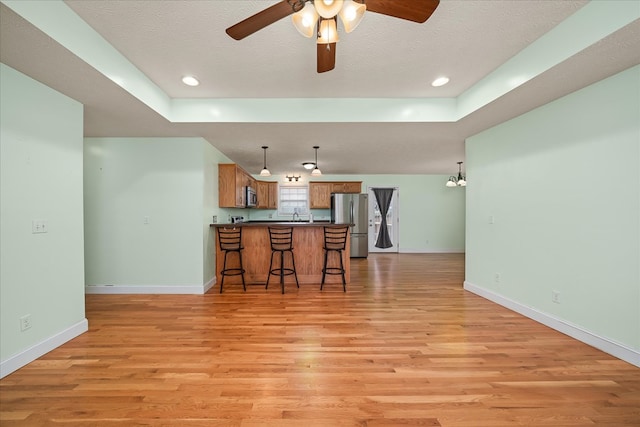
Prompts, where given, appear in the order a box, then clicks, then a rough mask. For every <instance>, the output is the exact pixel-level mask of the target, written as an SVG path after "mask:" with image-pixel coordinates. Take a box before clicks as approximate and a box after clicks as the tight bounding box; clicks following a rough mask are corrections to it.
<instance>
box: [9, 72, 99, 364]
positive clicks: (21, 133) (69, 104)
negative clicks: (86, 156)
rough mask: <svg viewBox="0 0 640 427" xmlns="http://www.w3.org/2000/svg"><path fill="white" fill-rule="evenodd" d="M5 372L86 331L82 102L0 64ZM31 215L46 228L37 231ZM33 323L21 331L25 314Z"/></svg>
mask: <svg viewBox="0 0 640 427" xmlns="http://www.w3.org/2000/svg"><path fill="white" fill-rule="evenodd" d="M0 102H1V104H0V123H1V130H0V162H1V163H0V174H1V175H0V190H1V191H0V358H1V360H2V362H1V365H0V376H5V375H7V374H9V373H11V372H13V371H14V370H16V369H18V368H19V367H21V366H23V365H25V364H26V363H28V362H30V361H32V360H34V359H36V358H38V357H39V356H41V355H42V354H44V353H46V352H48V351H50V350H51V349H53V348H55V347H57V346H58V345H60V344H62V343H64V342H66V341H68V340H69V339H71V338H73V337H75V336H77V335H78V334H81V333H82V332H84V331H86V330H87V321H86V319H85V313H84V287H83V285H84V256H83V236H82V233H83V226H82V224H83V218H82V105H81V104H79V103H77V102H76V101H73V100H72V99H70V98H67V97H66V96H63V95H61V94H59V93H57V92H55V91H54V90H52V89H50V88H48V87H46V86H44V85H42V84H40V83H38V82H36V81H35V80H32V79H31V78H29V77H27V76H25V75H23V74H21V73H19V72H17V71H16V70H14V69H12V68H10V67H7V66H5V65H4V64H0ZM32 220H44V221H46V227H47V229H48V232H47V233H39V234H33V233H32ZM25 315H31V324H32V327H31V328H30V329H28V330H26V331H21V328H20V320H19V319H20V318H21V317H22V316H25Z"/></svg>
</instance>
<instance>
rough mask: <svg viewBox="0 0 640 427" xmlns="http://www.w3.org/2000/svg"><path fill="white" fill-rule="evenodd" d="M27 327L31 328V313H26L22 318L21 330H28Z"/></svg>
mask: <svg viewBox="0 0 640 427" xmlns="http://www.w3.org/2000/svg"><path fill="white" fill-rule="evenodd" d="M27 329H31V315H30V314H25V315H24V316H22V317H21V318H20V330H21V331H23V332H24V331H26V330H27Z"/></svg>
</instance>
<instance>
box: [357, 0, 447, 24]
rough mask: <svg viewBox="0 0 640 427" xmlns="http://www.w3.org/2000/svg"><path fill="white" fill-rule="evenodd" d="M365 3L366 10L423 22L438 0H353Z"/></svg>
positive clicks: (436, 5) (434, 8) (435, 6)
mask: <svg viewBox="0 0 640 427" xmlns="http://www.w3.org/2000/svg"><path fill="white" fill-rule="evenodd" d="M355 1H357V2H359V3H364V4H366V5H367V12H375V13H381V14H383V15H389V16H393V17H394V18H400V19H406V20H407V21H413V22H418V23H423V22H425V21H426V20H427V19H429V17H430V16H431V14H432V13H433V12H434V11H435V10H436V8H437V7H438V4H439V3H440V0H355Z"/></svg>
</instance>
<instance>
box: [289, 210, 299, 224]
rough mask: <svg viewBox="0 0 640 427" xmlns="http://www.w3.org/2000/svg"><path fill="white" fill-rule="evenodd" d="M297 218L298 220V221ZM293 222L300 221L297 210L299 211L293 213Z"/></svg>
mask: <svg viewBox="0 0 640 427" xmlns="http://www.w3.org/2000/svg"><path fill="white" fill-rule="evenodd" d="M296 217H297V218H298V219H296ZM291 220H292V221H293V222H297V221H300V214H299V213H298V210H297V209H296V210H294V211H293V218H292V219H291Z"/></svg>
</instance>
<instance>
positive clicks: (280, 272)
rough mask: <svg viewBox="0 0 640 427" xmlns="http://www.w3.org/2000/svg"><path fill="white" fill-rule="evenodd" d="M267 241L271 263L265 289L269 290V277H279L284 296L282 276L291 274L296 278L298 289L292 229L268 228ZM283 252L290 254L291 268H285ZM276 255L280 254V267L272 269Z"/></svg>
mask: <svg viewBox="0 0 640 427" xmlns="http://www.w3.org/2000/svg"><path fill="white" fill-rule="evenodd" d="M269 240H270V242H271V262H270V263H269V275H268V276H267V285H266V286H265V289H269V279H271V275H275V276H280V285H281V286H282V293H283V294H284V276H288V275H291V274H293V276H294V277H295V278H296V286H297V287H298V288H299V287H300V284H299V283H298V274H297V273H296V260H295V258H294V256H293V227H269ZM285 252H289V253H290V254H291V267H285V259H284V254H285ZM277 253H279V254H280V267H278V268H273V258H274V255H275V254H277Z"/></svg>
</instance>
